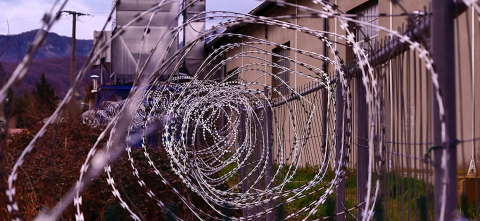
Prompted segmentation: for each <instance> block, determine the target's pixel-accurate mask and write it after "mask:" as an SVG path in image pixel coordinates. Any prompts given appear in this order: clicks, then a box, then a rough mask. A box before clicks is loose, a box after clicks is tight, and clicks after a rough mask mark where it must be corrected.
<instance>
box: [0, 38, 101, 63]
mask: <svg viewBox="0 0 480 221" xmlns="http://www.w3.org/2000/svg"><path fill="white" fill-rule="evenodd" d="M37 31H38V30H33V31H28V32H24V33H21V34H18V35H9V36H6V35H0V53H1V52H3V53H1V57H0V61H2V63H3V62H16V61H17V60H18V59H19V58H23V57H24V56H25V54H26V53H27V51H28V47H29V45H30V44H31V43H32V42H33V40H34V39H35V36H36V34H37ZM92 35H93V33H92ZM71 44H72V38H70V37H65V36H60V35H58V34H55V33H52V32H51V33H48V34H47V39H46V42H45V44H44V45H43V46H42V47H41V48H40V49H39V50H38V51H37V53H36V54H35V58H34V59H35V60H41V59H50V58H61V57H70V55H71V53H72V51H71ZM92 46H93V40H77V43H76V54H77V56H86V55H88V54H89V53H90V51H91V50H92Z"/></svg>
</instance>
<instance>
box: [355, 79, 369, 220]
mask: <svg viewBox="0 0 480 221" xmlns="http://www.w3.org/2000/svg"><path fill="white" fill-rule="evenodd" d="M355 83H356V85H355V88H356V94H355V97H356V99H355V101H356V103H357V105H355V106H356V107H355V108H356V117H355V118H356V119H357V122H356V123H357V125H356V127H357V137H356V139H357V145H356V147H357V158H356V161H357V162H356V163H357V205H360V204H361V203H364V202H365V197H366V195H367V177H368V160H367V159H368V140H367V139H368V113H367V101H366V98H365V96H366V91H365V85H363V82H362V76H357V78H356V79H355ZM363 211H364V206H359V207H358V209H357V218H359V219H362V217H363Z"/></svg>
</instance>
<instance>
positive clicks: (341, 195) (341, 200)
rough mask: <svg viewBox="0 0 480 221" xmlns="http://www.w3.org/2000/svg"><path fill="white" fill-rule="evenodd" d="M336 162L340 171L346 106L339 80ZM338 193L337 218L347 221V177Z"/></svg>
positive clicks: (339, 185) (336, 92)
mask: <svg viewBox="0 0 480 221" xmlns="http://www.w3.org/2000/svg"><path fill="white" fill-rule="evenodd" d="M335 109H336V112H335V115H336V116H335V118H336V121H335V156H336V157H335V160H336V167H335V169H336V170H340V169H341V168H340V165H341V163H340V155H341V153H342V151H343V150H342V149H343V146H344V137H345V136H344V133H343V127H344V117H345V105H344V99H343V94H342V83H341V82H340V81H339V80H338V81H337V83H336V89H335ZM343 157H345V156H343ZM335 193H336V200H335V213H337V214H339V213H342V214H341V215H337V216H336V217H335V220H336V221H343V220H345V177H343V178H342V180H341V181H340V183H338V186H337V187H336V189H335Z"/></svg>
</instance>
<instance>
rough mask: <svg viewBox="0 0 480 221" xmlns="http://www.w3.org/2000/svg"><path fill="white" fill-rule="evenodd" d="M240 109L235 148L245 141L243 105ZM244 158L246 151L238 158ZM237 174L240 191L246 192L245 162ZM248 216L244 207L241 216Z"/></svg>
mask: <svg viewBox="0 0 480 221" xmlns="http://www.w3.org/2000/svg"><path fill="white" fill-rule="evenodd" d="M239 110H240V128H239V130H240V131H239V133H238V144H237V145H238V146H237V148H239V146H240V145H241V144H242V143H243V142H245V134H246V132H247V131H246V129H245V120H246V119H245V110H244V109H243V106H240V108H239ZM245 158H246V153H245V152H244V153H243V154H242V155H241V157H240V160H239V162H245V161H246V160H247V159H245ZM238 173H239V174H238V175H239V177H240V180H242V186H241V192H242V193H246V192H247V189H248V179H245V177H246V176H247V164H246V163H244V164H243V166H242V167H240V169H239V171H238ZM247 216H248V208H244V209H243V217H247Z"/></svg>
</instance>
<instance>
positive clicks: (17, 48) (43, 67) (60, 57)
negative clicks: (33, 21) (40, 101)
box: [0, 30, 100, 98]
mask: <svg viewBox="0 0 480 221" xmlns="http://www.w3.org/2000/svg"><path fill="white" fill-rule="evenodd" d="M37 31H38V30H33V31H29V32H24V33H21V34H18V35H10V36H5V35H0V55H1V56H0V62H1V64H2V66H3V69H4V70H5V73H6V74H7V76H10V75H11V74H12V72H13V70H14V69H15V67H16V65H17V64H18V61H21V60H22V59H23V57H24V56H25V54H26V53H27V51H28V47H29V46H30V44H31V43H32V42H33V40H34V39H35V36H36V34H37ZM71 41H72V38H70V37H65V36H60V35H58V34H55V33H48V34H47V39H46V42H45V44H44V45H43V46H42V47H41V48H40V49H39V50H38V51H37V53H36V54H35V57H34V61H33V63H32V65H31V67H30V69H29V71H28V74H27V76H26V77H25V79H24V81H23V82H22V84H21V85H20V86H19V87H18V88H16V89H15V91H16V93H17V95H19V94H21V93H22V92H23V90H25V89H26V90H29V91H31V90H32V89H33V88H34V87H35V82H38V80H39V77H40V75H41V74H42V73H45V76H46V78H47V81H48V82H50V83H51V84H52V85H53V86H54V87H55V89H56V92H57V94H58V95H59V97H61V98H63V97H64V96H65V94H66V93H67V90H68V88H69V86H70V56H71V43H72V42H71ZM92 46H93V40H77V45H76V65H75V66H76V67H75V68H76V70H77V73H78V71H79V70H80V68H81V67H82V66H83V64H84V63H85V61H86V60H87V57H86V56H87V55H88V54H89V53H90V51H91V50H92ZM2 52H3V53H2ZM92 74H97V75H99V74H100V69H98V68H97V69H95V70H93V71H89V73H87V75H86V77H85V79H83V81H82V85H81V87H82V88H81V89H80V90H79V92H81V93H84V87H85V86H86V85H87V84H88V83H89V82H90V80H91V79H90V76H91V75H92ZM0 78H1V79H3V78H4V76H0ZM1 79H0V80H1Z"/></svg>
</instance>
